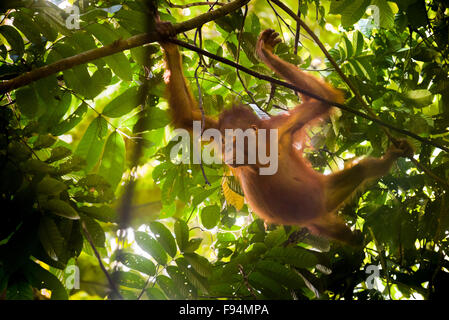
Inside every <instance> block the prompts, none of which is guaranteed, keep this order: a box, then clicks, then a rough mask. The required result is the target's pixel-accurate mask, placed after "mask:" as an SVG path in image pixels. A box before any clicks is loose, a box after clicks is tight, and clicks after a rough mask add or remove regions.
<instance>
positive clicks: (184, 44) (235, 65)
mask: <svg viewBox="0 0 449 320" xmlns="http://www.w3.org/2000/svg"><path fill="white" fill-rule="evenodd" d="M166 41H169V42H172V43H175V44H177V45H178V46H181V47H184V48H186V49H189V50H192V51H195V52H197V53H200V54H202V55H205V56H206V57H209V58H211V59H214V60H217V61H220V62H222V63H224V64H227V65H229V66H231V67H233V68H235V69H238V70H240V71H243V72H245V73H248V74H250V75H252V76H253V77H255V78H258V79H261V80H265V81H268V82H271V83H274V84H277V85H280V86H283V87H286V88H289V89H292V90H294V91H298V92H301V93H303V94H305V95H307V96H309V97H311V98H314V99H316V100H319V101H323V102H325V103H327V104H330V105H332V106H335V107H337V108H340V109H342V110H345V111H347V112H350V113H352V114H355V115H357V116H359V117H362V118H365V119H367V120H370V121H373V122H375V123H377V124H379V125H381V126H383V127H386V128H388V129H391V130H393V131H396V132H398V133H401V134H403V135H406V136H409V137H411V138H414V139H416V140H418V141H420V142H422V143H426V144H430V145H432V146H434V147H437V148H440V149H441V150H444V151H446V152H449V148H448V147H445V146H443V145H441V144H439V143H437V142H435V141H432V140H428V139H426V138H423V137H420V136H419V135H417V134H415V133H413V132H410V131H407V130H405V129H401V128H397V127H395V126H393V125H391V124H389V123H386V122H383V121H382V120H380V119H378V118H377V117H373V116H371V115H368V114H366V113H363V112H360V111H358V110H355V109H352V108H350V107H348V106H346V105H344V104H341V103H336V102H334V101H329V100H327V99H324V98H323V97H321V96H319V95H316V94H314V93H312V92H309V91H307V90H304V89H302V88H299V87H297V86H295V85H293V84H290V83H288V82H285V81H281V80H278V79H275V78H273V77H270V76H266V75H263V74H260V73H258V72H256V71H253V70H251V69H248V68H246V67H244V66H241V65H239V64H238V63H235V62H234V61H231V60H228V59H226V58H223V57H220V56H217V55H215V54H213V53H210V52H207V51H205V50H203V49H200V48H198V47H195V46H193V45H191V44H189V43H187V42H184V41H181V40H178V39H167V40H166Z"/></svg>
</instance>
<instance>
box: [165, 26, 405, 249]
mask: <svg viewBox="0 0 449 320" xmlns="http://www.w3.org/2000/svg"><path fill="white" fill-rule="evenodd" d="M164 26H165V27H166V26H167V24H164ZM160 31H161V33H164V28H161V29H160ZM165 33H166V32H165ZM279 42H280V39H279V38H278V34H277V33H275V32H274V31H273V30H265V31H264V32H262V33H261V34H260V36H259V39H258V42H257V47H256V53H257V55H258V57H259V58H260V59H261V60H262V62H264V63H265V64H266V65H267V66H269V67H270V68H271V69H272V70H274V71H275V72H276V73H277V74H279V75H280V76H281V77H283V78H285V79H286V80H287V81H289V82H290V83H292V84H294V85H295V86H297V87H299V88H302V89H304V90H307V91H309V92H311V93H314V94H316V95H319V96H321V97H323V98H325V99H327V100H330V101H335V102H338V103H343V94H342V92H341V91H339V90H337V89H335V88H332V87H331V86H330V85H329V84H327V83H325V82H324V81H322V80H321V79H318V78H316V77H314V76H312V75H310V74H307V73H305V72H303V71H301V70H299V69H298V68H297V67H296V66H294V65H292V64H290V63H287V62H285V61H283V60H281V59H280V58H279V57H277V56H276V55H274V54H273V48H274V47H275V46H276V44H277V43H279ZM161 44H162V45H163V46H164V48H166V47H167V46H169V45H168V44H166V43H161ZM175 48H176V46H174V47H173V45H171V46H169V47H168V48H166V62H167V68H168V69H169V71H170V77H169V78H168V82H167V87H168V91H169V104H170V107H171V110H172V116H173V120H174V125H175V126H181V127H185V128H189V126H191V125H192V120H195V119H197V120H199V119H201V115H200V113H199V110H198V107H197V104H196V102H195V101H194V100H193V98H192V95H191V93H190V91H189V89H188V86H187V84H186V82H185V79H184V76H183V74H182V66H181V60H180V54H179V52H178V51H177V49H175ZM302 100H303V103H302V104H300V105H299V106H297V107H296V108H295V109H293V110H291V111H290V112H288V113H286V114H282V115H278V116H274V117H271V118H270V119H267V120H262V119H259V118H258V117H256V116H255V115H254V114H253V113H252V111H250V110H249V109H245V107H244V106H239V107H234V108H233V109H231V110H228V111H225V112H223V113H222V115H221V116H220V119H219V121H218V122H217V121H216V120H214V119H211V118H209V117H207V118H206V122H207V125H206V127H212V128H217V129H219V130H220V131H221V132H224V130H225V129H236V128H240V129H243V130H245V129H248V128H254V129H255V130H258V129H278V139H279V140H278V170H277V172H276V173H275V174H273V175H260V174H259V173H258V170H256V169H257V168H258V167H260V165H259V164H257V163H256V164H243V165H239V166H236V167H234V168H233V169H232V171H233V173H234V174H235V175H236V176H237V177H238V179H239V180H240V182H241V185H242V189H243V191H244V193H245V198H246V201H247V202H248V204H249V206H250V207H251V208H252V210H253V211H254V212H255V213H257V214H258V215H259V216H260V217H261V218H262V219H264V220H265V221H267V222H271V223H278V224H285V225H301V226H306V227H308V228H309V229H310V230H311V231H312V232H314V233H319V234H322V235H325V236H327V237H330V238H333V239H337V240H340V241H343V242H347V243H355V242H356V241H357V237H356V236H355V235H354V234H353V233H352V232H351V231H350V229H349V228H348V227H347V226H346V224H345V223H344V222H343V220H342V219H341V218H340V217H338V216H337V214H336V212H337V210H338V209H339V208H340V207H341V206H342V204H343V203H344V201H346V200H347V199H348V197H350V196H351V194H353V193H354V191H355V190H357V189H358V188H359V187H360V186H361V185H362V184H363V183H364V182H365V181H367V180H368V179H372V178H376V177H379V176H382V175H384V174H386V173H387V172H388V171H389V169H390V167H391V165H392V164H393V162H394V161H395V160H396V159H397V158H398V157H399V156H402V155H404V154H405V153H407V152H410V150H411V149H410V146H409V144H408V143H406V142H404V144H403V148H400V149H394V148H393V149H390V150H389V151H388V152H387V154H386V155H385V156H384V157H382V158H380V159H372V158H368V159H364V160H362V161H360V162H359V163H358V164H355V165H354V166H352V167H351V168H348V169H345V170H342V171H339V172H336V173H334V174H331V175H322V174H320V173H318V172H316V171H314V170H313V169H312V168H311V166H310V164H309V163H308V161H307V160H306V159H305V158H304V157H303V156H302V152H301V150H299V149H298V148H296V146H295V145H296V144H298V143H303V142H304V140H303V139H304V134H303V132H304V130H305V127H306V126H307V125H310V124H311V123H312V122H314V121H315V120H317V119H320V118H322V117H324V116H326V115H328V114H329V111H330V109H331V106H330V105H328V104H326V103H323V102H321V101H318V100H316V99H313V98H310V97H308V96H305V95H302ZM257 143H258V146H260V145H261V144H262V143H263V144H267V143H269V139H267V140H266V141H257ZM266 150H269V148H267V149H266ZM244 151H245V152H246V150H244Z"/></svg>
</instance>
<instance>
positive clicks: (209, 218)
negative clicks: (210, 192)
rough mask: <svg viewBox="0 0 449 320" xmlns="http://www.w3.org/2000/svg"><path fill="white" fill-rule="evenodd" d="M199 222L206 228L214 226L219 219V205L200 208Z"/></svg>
mask: <svg viewBox="0 0 449 320" xmlns="http://www.w3.org/2000/svg"><path fill="white" fill-rule="evenodd" d="M200 217H201V223H202V225H203V226H204V227H205V228H206V229H212V228H214V227H215V226H216V225H217V224H218V222H219V221H220V207H219V206H217V205H212V206H207V207H204V208H203V210H201V214H200Z"/></svg>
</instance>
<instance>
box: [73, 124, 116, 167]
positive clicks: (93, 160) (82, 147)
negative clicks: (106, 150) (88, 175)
mask: <svg viewBox="0 0 449 320" xmlns="http://www.w3.org/2000/svg"><path fill="white" fill-rule="evenodd" d="M107 132H108V123H107V122H106V120H105V119H104V118H103V117H97V118H95V119H94V120H93V121H92V122H91V123H90V125H89V127H88V128H87V130H86V132H85V133H84V136H83V137H82V139H81V141H80V143H79V144H78V148H77V149H76V151H75V154H76V155H79V156H81V157H83V158H85V159H86V162H87V166H86V168H85V171H86V172H89V171H90V170H91V169H92V168H93V167H94V166H95V165H96V164H97V162H98V159H99V158H100V155H101V151H102V150H103V144H104V137H105V136H106V134H107Z"/></svg>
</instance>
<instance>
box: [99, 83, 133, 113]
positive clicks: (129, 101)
mask: <svg viewBox="0 0 449 320" xmlns="http://www.w3.org/2000/svg"><path fill="white" fill-rule="evenodd" d="M138 105H139V88H138V87H131V88H129V89H127V90H126V91H125V92H123V93H122V94H121V95H119V96H118V97H116V98H115V99H114V100H112V101H111V102H109V103H108V104H107V105H106V106H105V107H104V109H103V112H102V113H103V115H105V116H107V117H110V118H119V117H121V116H124V115H125V114H127V113H129V112H131V110H133V109H134V108H136V107H137V106H138Z"/></svg>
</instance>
